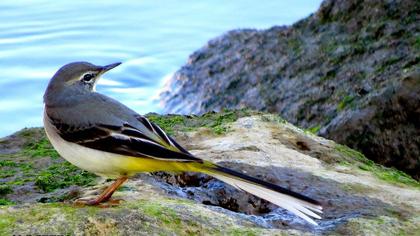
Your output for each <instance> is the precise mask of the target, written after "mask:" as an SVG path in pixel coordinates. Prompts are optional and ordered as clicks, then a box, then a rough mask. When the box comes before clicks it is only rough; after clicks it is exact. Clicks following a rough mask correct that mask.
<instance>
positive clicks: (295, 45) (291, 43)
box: [287, 38, 302, 54]
mask: <svg viewBox="0 0 420 236" xmlns="http://www.w3.org/2000/svg"><path fill="white" fill-rule="evenodd" d="M287 47H288V48H290V49H291V50H292V51H293V52H294V53H295V54H299V53H301V52H302V42H301V41H300V40H299V39H297V38H290V39H289V40H288V41H287Z"/></svg>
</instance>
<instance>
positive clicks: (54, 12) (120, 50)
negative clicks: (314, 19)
mask: <svg viewBox="0 0 420 236" xmlns="http://www.w3.org/2000/svg"><path fill="white" fill-rule="evenodd" d="M319 4H320V1H319V0H317V1H313V0H299V1H293V2H289V1H271V0H261V1H254V0H242V1H239V0H235V1H233V0H232V1H223V0H212V1H210V0H208V1H195V0H184V1H175V0H173V1H128V2H125V3H124V4H121V3H116V2H111V1H99V0H96V1H82V0H73V1H18V0H13V1H5V0H2V1H0V122H1V124H2V125H1V126H0V137H1V136H4V135H7V134H10V133H11V132H14V131H16V130H18V129H21V128H23V127H25V126H26V127H30V126H40V125H41V123H42V122H41V114H42V106H43V105H42V95H43V92H44V89H45V87H46V85H47V83H48V80H49V79H50V78H51V76H52V75H53V74H54V73H55V71H56V70H57V69H58V68H59V67H60V66H62V65H64V64H66V63H68V62H72V61H79V60H86V61H89V62H92V63H95V64H107V63H112V62H117V61H121V62H123V64H122V65H121V66H119V67H117V68H115V69H114V70H112V71H111V72H109V73H108V74H106V75H105V76H104V77H105V78H104V79H103V80H102V81H101V82H99V85H98V87H97V89H98V91H99V92H102V93H105V94H107V95H109V96H112V97H114V98H116V99H118V100H120V101H122V102H123V103H125V104H127V105H128V106H130V107H132V108H133V109H134V110H136V111H138V112H140V113H147V112H152V111H154V112H159V108H158V106H157V102H156V101H154V100H153V99H154V98H155V97H156V96H155V95H156V93H157V91H158V90H159V88H160V87H161V86H162V83H163V80H164V79H165V78H168V77H170V76H171V74H172V73H173V72H174V71H176V70H177V69H178V68H179V67H180V66H182V65H183V64H184V63H185V61H186V60H187V57H188V55H189V54H191V53H192V52H193V51H194V50H196V49H198V48H200V47H201V46H202V45H204V44H205V43H206V42H207V41H208V40H209V39H211V38H214V37H216V36H218V35H220V34H222V33H223V32H225V31H227V30H230V29H234V28H260V29H262V28H268V27H270V26H272V25H282V24H291V23H293V22H294V21H296V20H298V19H300V18H302V17H305V16H307V15H308V14H310V13H311V12H314V11H315V10H316V9H317V7H318V6H319Z"/></svg>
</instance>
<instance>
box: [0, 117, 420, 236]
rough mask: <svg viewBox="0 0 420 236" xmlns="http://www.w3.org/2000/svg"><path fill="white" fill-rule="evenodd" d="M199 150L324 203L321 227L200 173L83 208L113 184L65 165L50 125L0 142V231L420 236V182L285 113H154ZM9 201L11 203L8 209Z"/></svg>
mask: <svg viewBox="0 0 420 236" xmlns="http://www.w3.org/2000/svg"><path fill="white" fill-rule="evenodd" d="M149 117H150V119H152V120H153V121H155V122H157V123H159V124H160V125H161V126H162V127H163V128H164V129H165V130H168V131H169V132H170V133H172V134H173V135H174V136H175V137H176V139H177V140H178V141H179V142H180V143H181V144H182V145H184V146H185V147H187V148H188V149H189V150H191V152H192V153H194V154H195V155H197V156H200V157H202V158H204V159H207V160H211V161H214V162H217V163H219V164H220V165H223V166H227V167H230V168H233V169H235V170H238V171H242V172H245V173H247V174H249V175H252V176H255V177H258V178H261V179H264V180H266V181H270V182H272V183H275V184H278V185H281V186H284V187H287V188H290V189H292V190H294V191H298V192H301V193H303V194H306V195H308V196H310V197H313V198H316V199H318V200H319V201H321V203H322V204H323V206H324V209H325V210H324V214H323V219H322V220H319V221H318V223H319V226H317V227H313V226H310V225H308V224H306V223H305V222H304V221H303V220H301V219H299V218H297V217H295V216H294V215H292V214H290V213H289V212H287V211H286V210H283V209H279V208H277V207H275V206H274V205H272V204H270V203H268V202H266V201H262V200H261V199H258V198H256V197H254V196H251V195H249V194H246V193H244V192H241V191H239V190H237V189H235V188H233V187H231V186H228V185H225V184H224V183H222V182H220V181H218V180H216V179H213V178H211V177H209V176H206V175H203V174H196V173H184V174H180V173H178V174H171V173H163V172H160V173H153V174H140V175H138V176H136V177H134V178H133V179H130V181H128V183H127V184H125V185H124V186H123V187H122V188H121V189H120V190H119V191H118V192H116V194H115V196H114V197H115V198H119V199H122V200H124V201H123V202H122V203H121V204H120V205H119V206H115V207H111V208H98V207H75V206H73V205H72V204H71V201H73V200H74V199H75V198H79V197H85V198H86V197H92V195H93V194H97V193H98V192H100V191H101V190H102V189H103V187H104V185H106V184H107V183H106V182H103V181H99V180H98V179H95V178H94V176H92V175H90V174H88V173H86V172H83V171H80V170H78V169H77V168H75V167H73V166H71V165H70V164H68V163H67V162H64V161H63V159H62V158H61V157H59V156H58V155H57V153H56V152H55V151H54V150H53V149H52V148H51V145H50V144H49V143H48V141H47V140H46V139H45V135H44V134H43V131H42V129H41V128H34V129H25V130H23V131H20V132H18V133H16V134H14V135H12V136H10V137H7V138H4V139H1V140H0V151H1V152H0V170H1V172H0V174H1V175H2V176H1V179H0V235H12V234H21V235H23V234H25V235H27V234H31V235H44V234H48V235H51V234H53V235H58V234H60V235H61V234H63V235H68V234H70V235H158V234H159V235H314V234H315V235H396V234H401V235H414V234H415V233H416V232H419V230H420V218H419V216H420V205H419V202H418V199H419V198H420V183H419V182H417V181H415V180H413V179H412V178H410V177H409V176H407V175H405V174H403V173H402V172H400V171H397V170H395V169H389V168H385V167H382V166H379V165H377V164H374V163H373V162H372V161H370V160H368V159H366V158H365V157H364V156H363V155H362V154H360V153H358V152H356V151H354V150H352V149H350V148H347V147H345V146H342V145H338V144H336V143H334V142H333V141H330V140H326V139H324V138H320V137H317V136H315V135H313V134H312V133H310V132H308V131H303V130H301V129H298V128H296V127H294V126H293V125H291V124H289V123H287V122H286V121H284V120H283V119H281V118H280V117H278V116H277V115H270V114H263V113H256V112H249V111H236V112H224V113H221V114H219V113H208V114H205V115H203V116H188V117H184V116H175V115H171V116H163V117H162V116H158V115H155V114H152V115H149ZM1 205H3V206H1Z"/></svg>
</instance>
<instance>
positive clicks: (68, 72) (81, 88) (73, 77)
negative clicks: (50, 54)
mask: <svg viewBox="0 0 420 236" xmlns="http://www.w3.org/2000/svg"><path fill="white" fill-rule="evenodd" d="M120 64H121V62H117V63H113V64H109V65H106V66H97V65H94V64H92V63H89V62H72V63H69V64H66V65H64V66H62V67H61V68H60V69H59V70H58V71H57V72H56V73H55V74H54V76H53V77H52V78H51V80H50V82H49V84H48V87H47V90H46V91H45V94H44V102H45V103H46V104H47V103H54V102H58V101H60V100H61V99H66V97H67V98H68V96H73V95H77V94H83V93H89V92H92V91H95V87H96V83H97V82H98V80H99V78H100V77H101V76H102V75H103V74H104V73H105V72H107V71H109V70H111V69H112V68H115V67H116V66H118V65H120Z"/></svg>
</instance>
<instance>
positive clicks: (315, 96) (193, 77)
mask: <svg viewBox="0 0 420 236" xmlns="http://www.w3.org/2000/svg"><path fill="white" fill-rule="evenodd" d="M419 11H420V3H419V1H415V0H407V1H403V0H395V1H380V0H360V1H359V0H339V1H332V0H327V1H324V2H323V3H322V5H321V7H320V9H319V10H318V11H317V12H316V13H314V14H312V15H311V16H309V17H307V18H305V19H303V20H301V21H299V22H297V23H295V24H293V25H292V26H288V27H285V26H276V27H272V28H270V29H267V30H233V31H230V32H228V33H226V34H225V35H222V36H220V37H218V38H215V39H213V40H210V41H209V42H208V44H207V45H205V46H204V47H203V48H201V49H199V50H197V51H196V52H194V53H193V54H192V55H191V56H190V58H189V59H188V62H187V64H186V65H185V66H183V67H182V68H181V69H180V70H179V71H178V72H177V73H176V74H175V75H174V77H173V78H172V80H170V81H169V83H168V84H167V90H166V91H165V92H163V93H162V94H161V100H162V102H163V103H164V108H165V109H166V111H167V112H169V113H183V114H190V113H196V114H201V113H203V112H208V111H213V110H215V111H219V110H221V109H223V108H228V109H232V108H236V109H237V108H243V107H249V108H252V109H257V110H262V111H269V112H277V113H279V114H280V115H281V116H282V117H284V118H285V119H286V120H288V121H289V122H291V123H293V124H295V125H298V126H300V127H304V128H308V129H309V128H310V129H312V130H314V131H316V132H317V133H318V134H320V135H322V136H323V137H327V138H330V139H333V140H335V141H337V142H339V143H342V144H346V145H349V146H351V147H352V148H355V149H357V150H360V151H362V152H363V153H364V154H366V156H367V157H368V158H370V159H372V160H375V161H376V162H378V163H381V164H384V165H387V166H395V167H397V168H398V169H400V170H404V171H406V172H407V173H409V174H410V175H412V176H413V177H414V178H417V179H418V178H420V176H419V173H420V159H419V158H420V133H419V132H420V131H419V130H420V129H419V127H418V125H417V124H418V122H417V121H418V120H420V113H419V110H420V107H419V106H420V93H419V91H420V83H419V81H420V70H419V58H420V47H419V45H420V44H419V33H418V32H419V31H420V29H419V27H420V25H419V24H418V12H419Z"/></svg>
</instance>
